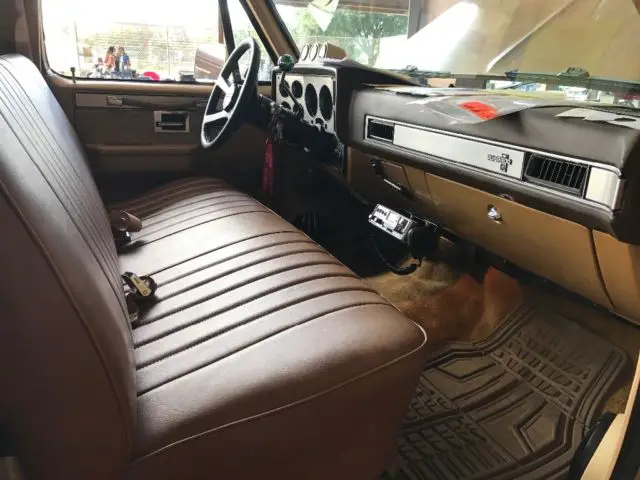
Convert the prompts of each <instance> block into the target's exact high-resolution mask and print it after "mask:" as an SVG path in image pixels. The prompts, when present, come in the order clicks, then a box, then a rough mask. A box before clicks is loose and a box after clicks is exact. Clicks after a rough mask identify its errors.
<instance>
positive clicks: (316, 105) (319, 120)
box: [276, 73, 336, 134]
mask: <svg viewBox="0 0 640 480" xmlns="http://www.w3.org/2000/svg"><path fill="white" fill-rule="evenodd" d="M281 75H282V74H281V73H278V74H277V75H276V82H277V85H280V80H281V78H282V77H281ZM285 82H286V83H287V84H288V85H289V91H290V92H291V96H293V97H294V98H295V101H294V98H291V96H290V95H289V94H288V92H287V91H286V89H284V88H277V89H276V102H277V103H278V104H279V105H281V106H282V107H283V108H286V109H289V110H293V109H294V107H295V104H296V102H297V103H299V104H300V105H301V106H302V109H303V111H304V114H303V120H304V121H305V122H307V123H309V124H311V125H313V126H315V127H317V128H318V130H319V131H321V132H327V133H332V134H335V131H336V129H335V106H336V105H335V82H334V78H333V77H332V76H329V75H326V76H325V75H305V74H297V73H290V74H288V75H287V76H286V77H285Z"/></svg>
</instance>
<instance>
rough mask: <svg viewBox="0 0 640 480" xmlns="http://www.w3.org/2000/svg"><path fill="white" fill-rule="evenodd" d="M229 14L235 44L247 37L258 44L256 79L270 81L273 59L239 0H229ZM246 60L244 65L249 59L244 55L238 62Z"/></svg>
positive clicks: (241, 62)
mask: <svg viewBox="0 0 640 480" xmlns="http://www.w3.org/2000/svg"><path fill="white" fill-rule="evenodd" d="M229 16H230V17H231V26H232V27H233V40H234V42H235V44H236V45H237V44H238V43H240V42H241V41H242V40H244V39H245V38H247V37H253V38H255V40H256V42H258V45H259V46H260V54H261V55H260V73H259V75H258V81H260V82H270V81H271V70H272V69H273V61H272V60H271V58H270V57H269V54H268V53H267V51H266V49H265V48H264V44H263V43H262V41H261V40H260V37H258V34H257V32H256V30H255V28H253V25H252V24H251V21H250V20H249V17H248V16H247V14H246V12H245V11H244V9H243V8H242V5H240V0H229ZM245 62H246V64H245V65H246V66H248V62H249V59H248V57H247V56H246V55H244V56H243V58H241V59H240V64H241V65H243V63H245Z"/></svg>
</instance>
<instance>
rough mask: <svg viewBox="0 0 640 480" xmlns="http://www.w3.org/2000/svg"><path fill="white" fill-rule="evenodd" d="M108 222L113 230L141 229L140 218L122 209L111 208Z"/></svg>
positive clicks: (137, 230) (132, 230)
mask: <svg viewBox="0 0 640 480" xmlns="http://www.w3.org/2000/svg"><path fill="white" fill-rule="evenodd" d="M109 222H110V223H111V229H112V230H113V231H114V232H139V231H140V230H142V220H140V219H139V218H138V217H136V216H135V215H132V214H131V213H129V212H125V211H124V210H111V211H110V212H109Z"/></svg>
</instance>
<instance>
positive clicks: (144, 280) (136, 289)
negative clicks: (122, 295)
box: [122, 272, 158, 301]
mask: <svg viewBox="0 0 640 480" xmlns="http://www.w3.org/2000/svg"><path fill="white" fill-rule="evenodd" d="M122 279H123V280H124V282H125V283H126V284H127V286H128V287H129V288H130V289H131V294H133V296H134V297H135V299H136V300H143V301H144V300H149V299H150V298H151V297H152V296H153V294H154V293H155V292H156V289H157V288H158V285H157V284H156V282H155V281H154V280H153V278H151V277H150V276H149V275H141V276H140V277H139V276H138V275H136V274H135V273H133V272H124V273H123V274H122Z"/></svg>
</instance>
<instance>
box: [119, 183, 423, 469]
mask: <svg viewBox="0 0 640 480" xmlns="http://www.w3.org/2000/svg"><path fill="white" fill-rule="evenodd" d="M116 207H117V208H121V209H124V210H127V211H129V212H130V213H133V214H135V215H137V216H139V217H140V218H141V219H142V221H143V229H142V231H141V232H139V233H137V234H134V238H133V243H132V244H130V246H129V247H128V248H126V249H125V250H124V251H123V252H122V253H121V255H120V261H121V270H123V271H127V270H129V271H133V272H135V273H137V274H138V275H143V274H150V275H152V276H153V278H154V279H155V280H156V282H157V283H158V290H157V293H156V299H155V300H154V301H153V302H151V303H150V304H149V305H148V306H143V308H142V309H141V313H140V321H139V324H137V325H136V326H135V327H134V328H133V341H134V348H135V353H134V358H135V364H136V372H137V389H138V397H137V398H138V430H139V431H138V437H137V443H136V447H135V456H136V458H137V460H136V461H134V463H133V464H132V465H131V467H130V470H129V471H128V474H129V475H130V476H131V478H140V476H142V477H143V478H147V476H149V478H170V477H175V475H176V470H175V468H176V465H180V469H181V470H179V472H180V475H181V476H182V477H183V478H200V477H202V478H210V475H212V472H215V473H216V475H217V478H227V477H229V478H230V477H233V478H244V477H249V476H254V475H255V476H257V475H263V474H264V471H265V469H270V470H269V471H273V472H274V473H278V472H279V473H280V475H281V478H346V477H343V475H347V476H349V477H348V478H358V477H359V476H360V475H362V473H363V472H368V473H371V475H372V476H373V475H375V474H377V473H379V471H381V469H382V468H383V466H384V463H385V461H386V460H387V459H388V456H389V454H390V453H391V452H392V450H393V446H394V443H393V438H394V432H395V429H396V428H397V427H398V425H399V423H400V420H401V418H402V415H403V413H404V409H405V408H406V405H407V402H408V400H409V398H410V395H411V393H412V391H413V388H414V386H415V382H416V381H417V378H418V375H419V373H420V370H421V365H422V355H421V353H422V349H421V347H422V346H423V344H424V342H425V335H424V332H423V331H422V330H421V328H420V327H419V326H417V325H416V324H415V323H413V322H411V321H410V320H408V319H406V318H405V317H404V316H403V315H401V314H400V313H399V312H398V311H397V310H396V309H395V308H394V307H393V306H391V305H390V304H389V303H388V302H386V301H385V300H384V299H383V298H381V297H380V296H379V295H378V294H377V293H375V292H374V291H373V290H371V289H370V288H369V287H367V286H366V285H365V283H364V282H362V281H361V280H360V279H359V278H357V276H356V275H355V274H353V273H352V272H351V271H350V270H349V269H347V268H346V267H344V266H343V265H342V264H340V262H339V261H338V260H336V259H335V258H334V257H332V256H331V255H329V254H328V253H327V252H325V251H324V250H323V249H322V248H321V247H319V246H318V245H317V244H316V243H315V242H313V241H312V240H311V239H309V238H308V237H307V236H306V235H304V234H303V233H301V232H300V231H298V230H297V229H296V228H295V227H293V226H292V225H290V224H289V223H287V222H286V221H284V220H283V219H282V218H280V217H279V216H277V215H276V214H274V213H273V212H271V211H270V210H269V209H267V208H266V207H264V206H263V205H261V204H260V203H259V202H258V201H256V200H254V199H253V198H251V197H249V196H248V195H245V194H243V193H240V192H238V191H236V190H234V189H233V188H230V187H229V186H227V185H225V184H224V183H222V182H220V181H218V180H214V179H206V178H196V179H187V180H183V181H180V182H177V183H173V184H170V185H167V186H165V187H163V188H161V189H159V190H156V191H153V192H151V193H149V194H147V195H144V196H142V197H140V198H139V199H136V200H133V201H131V202H127V203H125V204H120V205H117V206H116ZM213 460H215V461H213ZM212 465H213V466H215V470H213V471H212V470H211V467H212ZM368 473H367V474H368ZM353 475H355V477H354V476H353Z"/></svg>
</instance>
